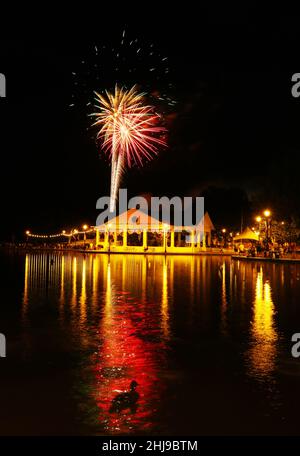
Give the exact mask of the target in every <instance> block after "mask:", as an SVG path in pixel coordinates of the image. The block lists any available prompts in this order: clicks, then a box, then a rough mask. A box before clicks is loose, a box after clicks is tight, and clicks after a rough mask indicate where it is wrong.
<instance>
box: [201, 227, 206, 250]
mask: <svg viewBox="0 0 300 456" xmlns="http://www.w3.org/2000/svg"><path fill="white" fill-rule="evenodd" d="M202 247H203V248H204V249H205V248H206V233H205V231H203V237H202Z"/></svg>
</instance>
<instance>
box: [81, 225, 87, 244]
mask: <svg viewBox="0 0 300 456" xmlns="http://www.w3.org/2000/svg"><path fill="white" fill-rule="evenodd" d="M82 229H83V231H84V233H83V240H84V241H86V230H87V229H88V226H87V225H82Z"/></svg>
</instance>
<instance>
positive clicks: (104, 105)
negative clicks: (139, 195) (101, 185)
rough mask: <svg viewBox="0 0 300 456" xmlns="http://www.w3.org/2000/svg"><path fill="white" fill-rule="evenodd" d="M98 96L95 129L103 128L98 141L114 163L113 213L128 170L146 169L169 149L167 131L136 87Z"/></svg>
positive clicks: (112, 178) (112, 165)
mask: <svg viewBox="0 0 300 456" xmlns="http://www.w3.org/2000/svg"><path fill="white" fill-rule="evenodd" d="M95 94H96V105H95V106H96V108H97V112H95V113H94V114H92V116H94V117H95V118H96V121H95V122H94V124H93V125H94V126H97V127H98V128H99V131H98V135H97V138H98V140H100V141H101V145H102V149H103V150H104V151H105V152H106V153H108V155H109V157H110V159H111V193H110V210H111V211H114V210H115V203H116V198H117V193H118V189H119V185H120V180H121V176H122V173H123V172H124V170H125V168H126V167H131V166H132V165H133V164H136V165H138V166H142V165H143V163H144V161H145V160H151V159H152V158H153V156H154V155H157V153H158V151H159V147H164V146H166V141H165V139H164V137H163V134H164V133H165V132H166V129H165V128H164V127H162V126H160V125H159V122H160V117H159V115H158V114H156V113H155V111H154V108H153V107H152V106H150V105H145V104H144V95H145V94H143V93H138V92H137V90H136V87H135V86H133V87H132V88H131V89H130V90H125V89H123V88H118V86H117V85H116V87H115V91H114V93H109V92H105V95H101V94H99V93H97V92H95Z"/></svg>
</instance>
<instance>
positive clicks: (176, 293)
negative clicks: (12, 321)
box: [20, 252, 300, 434]
mask: <svg viewBox="0 0 300 456" xmlns="http://www.w3.org/2000/svg"><path fill="white" fill-rule="evenodd" d="M23 267H24V283H23V284H22V286H23V290H22V291H23V295H22V307H21V313H20V317H21V323H22V325H23V331H24V335H25V336H24V339H25V341H26V340H27V339H28V340H27V342H26V343H27V345H26V346H27V350H28V352H30V350H36V351H37V350H38V348H36V346H35V345H34V344H35V339H34V337H33V335H35V337H36V334H38V337H40V333H41V332H42V331H40V333H39V332H38V328H39V325H40V323H41V322H42V324H43V325H44V328H45V329H46V330H48V332H47V337H48V336H49V337H48V338H47V343H49V344H50V345H51V344H53V345H51V350H53V351H55V350H57V351H58V354H59V355H61V353H62V355H61V356H62V357H65V360H66V363H71V364H72V367H71V368H70V367H69V368H68V367H66V370H67V371H68V375H69V377H70V378H71V382H72V387H71V388H69V387H68V391H70V393H69V394H70V396H71V400H72V401H73V402H74V403H75V404H76V407H77V410H78V412H77V413H78V416H76V419H77V420H78V421H79V422H80V424H81V426H85V427H86V428H87V429H88V430H89V432H99V433H109V434H128V433H131V432H132V433H146V432H153V433H154V432H155V431H156V430H159V431H160V432H161V431H162V429H164V426H166V427H165V430H166V433H168V432H172V428H170V427H168V422H167V421H166V418H165V417H166V416H168V417H170V415H171V412H169V408H170V407H171V411H172V413H173V416H175V415H176V413H177V410H176V409H177V399H176V398H177V395H178V397H179V398H180V397H181V407H182V408H184V410H185V411H187V406H186V405H185V404H186V403H190V404H194V403H195V404H197V407H198V408H197V407H196V406H195V413H194V415H193V406H192V405H191V407H190V410H191V413H190V414H189V413H186V414H185V415H184V417H183V418H182V420H183V421H184V423H185V422H186V423H190V425H191V426H194V427H193V429H195V423H196V422H197V416H198V415H197V414H198V412H197V410H198V409H199V407H204V406H205V405H203V403H204V404H205V400H206V395H207V404H208V407H209V409H208V410H206V412H207V416H208V415H209V413H210V410H211V408H213V407H215V408H216V407H219V404H218V402H216V403H214V401H220V400H222V399H220V397H221V398H222V397H230V400H231V398H232V402H234V400H236V403H238V404H239V403H240V400H241V397H243V396H242V394H244V393H245V391H244V390H243V391H242V390H241V391H239V388H245V386H244V385H245V384H246V383H247V382H248V381H249V382H252V383H253V384H255V385H257V380H259V381H260V384H261V385H262V388H263V389H264V390H265V389H266V390H267V389H268V391H269V392H268V394H273V393H274V394H275V389H274V388H273V390H274V391H271V393H270V384H272V381H273V380H274V378H275V375H276V370H277V366H276V363H277V359H278V352H279V350H280V338H279V328H278V321H277V320H278V319H277V315H276V313H275V307H276V310H277V311H278V308H279V304H280V302H284V299H285V297H284V293H290V294H289V302H291V303H292V305H293V309H294V314H295V316H296V315H298V314H297V312H298V308H299V307H298V306H297V303H298V301H297V299H296V298H297V296H299V294H298V295H297V296H296V295H295V294H293V295H292V294H291V290H292V286H293V287H295V283H296V284H299V283H300V282H299V280H298V278H299V269H297V267H296V266H291V267H290V268H288V269H287V268H285V269H284V268H283V267H281V266H280V267H277V268H274V267H273V265H270V266H268V265H263V266H257V265H256V264H252V263H251V264H249V263H242V262H232V261H231V260H230V258H224V257H193V256H178V257H176V256H167V257H165V256H159V255H157V256H151V255H111V256H109V255H80V254H78V255H72V254H67V255H63V254H61V253H49V254H42V253H39V252H37V253H31V254H27V255H26V257H25V261H24V264H23ZM284 287H285V288H284ZM293 296H295V297H293ZM283 312H287V310H286V307H285V308H284V309H283V310H282V313H283ZM275 315H276V322H275ZM56 317H57V323H56ZM39 318H40V320H39ZM36 319H37V320H36ZM48 319H49V322H48ZM29 326H30V331H29V330H27V328H29ZM35 331H36V333H35ZM26 338H27V339H26ZM241 347H242V349H241ZM220 351H222V353H221V355H219V353H220ZM55 353H56V352H55ZM216 354H218V356H221V357H222V363H221V362H220V363H219V362H218V361H216V360H217V357H216ZM245 359H246V366H245ZM229 372H233V373H234V374H232V375H233V376H234V375H236V377H233V381H235V382H236V383H235V388H234V390H233V388H232V383H231V381H229V379H228V376H229ZM239 375H240V377H238V376H239ZM245 378H246V379H247V382H245ZM132 380H135V381H137V383H138V385H139V386H138V387H137V391H138V393H139V395H140V397H139V400H138V403H137V407H136V408H130V407H128V408H127V409H124V410H122V411H121V412H120V413H110V407H111V403H112V401H113V399H114V398H115V397H116V395H117V394H119V393H120V392H123V391H126V390H128V389H129V386H130V383H131V381H132ZM211 384H213V385H214V386H211ZM226 385H229V386H228V389H227V390H226V388H227V386H226ZM240 385H243V386H240ZM210 388H211V390H213V391H211V395H210V396H208V394H209V393H208V391H209V390H210ZM170 391H172V393H170ZM216 391H217V393H220V394H219V396H218V399H215V397H216V394H215V392H216ZM203 392H205V393H203ZM185 396H186V397H187V398H189V399H188V400H187V401H186V400H185ZM204 396H205V397H204ZM244 397H247V395H246V394H245V396H244ZM170 398H171V399H170ZM178 407H180V405H178ZM225 411H226V409H225V408H224V413H225ZM180 413H181V410H180V409H179V410H178V414H179V415H180ZM253 413H255V412H253ZM195 415H197V416H196V417H195ZM203 416H205V413H204V411H203ZM178 419H179V418H178ZM174 420H175V418H174ZM176 420H177V418H176ZM195 420H196V421H195ZM184 423H183V425H184ZM202 424H203V423H202ZM199 427H200V425H199ZM220 429H221V428H220Z"/></svg>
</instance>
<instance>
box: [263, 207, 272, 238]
mask: <svg viewBox="0 0 300 456" xmlns="http://www.w3.org/2000/svg"><path fill="white" fill-rule="evenodd" d="M264 216H265V219H266V235H267V240H268V239H269V238H270V237H271V220H270V217H271V211H270V210H269V209H266V210H265V211H264Z"/></svg>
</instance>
